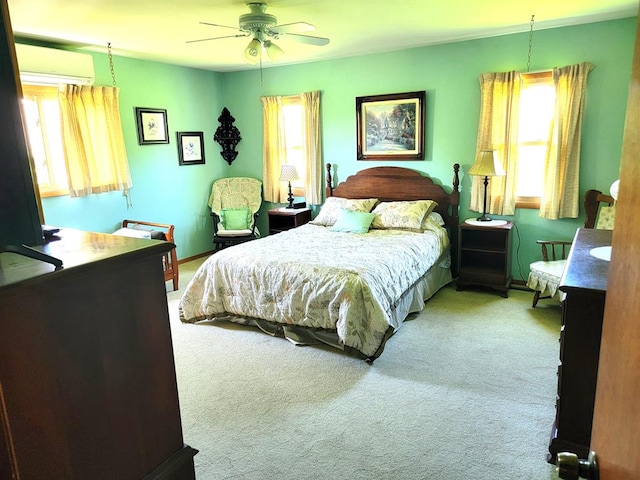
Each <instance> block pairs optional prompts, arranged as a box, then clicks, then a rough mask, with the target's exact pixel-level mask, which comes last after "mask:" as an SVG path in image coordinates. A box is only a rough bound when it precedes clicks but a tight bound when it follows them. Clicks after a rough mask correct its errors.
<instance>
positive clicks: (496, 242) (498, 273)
mask: <svg viewBox="0 0 640 480" xmlns="http://www.w3.org/2000/svg"><path fill="white" fill-rule="evenodd" d="M512 228H513V223H512V222H506V223H505V224H504V225H496V226H489V225H487V226H485V225H472V224H468V223H461V224H460V225H458V233H459V251H458V261H459V272H458V280H457V282H456V285H457V289H458V290H464V287H467V286H470V285H477V286H483V287H489V288H492V289H494V290H496V291H498V292H500V293H501V294H502V296H503V297H505V298H506V297H507V296H508V293H507V292H508V290H509V287H510V286H511V229H512Z"/></svg>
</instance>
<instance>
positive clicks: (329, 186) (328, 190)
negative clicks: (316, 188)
mask: <svg viewBox="0 0 640 480" xmlns="http://www.w3.org/2000/svg"><path fill="white" fill-rule="evenodd" d="M325 168H326V169H327V176H326V187H325V197H326V198H328V197H333V179H332V178H331V164H330V163H327V164H326V165H325Z"/></svg>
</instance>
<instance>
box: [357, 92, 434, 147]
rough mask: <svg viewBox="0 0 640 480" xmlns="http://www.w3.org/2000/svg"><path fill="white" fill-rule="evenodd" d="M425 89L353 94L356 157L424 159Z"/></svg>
mask: <svg viewBox="0 0 640 480" xmlns="http://www.w3.org/2000/svg"><path fill="white" fill-rule="evenodd" d="M425 97H426V92H424V91H422V92H408V93H394V94H390V95H376V96H370V97H356V127H357V135H358V140H357V143H358V160H424V109H425V105H424V104H425Z"/></svg>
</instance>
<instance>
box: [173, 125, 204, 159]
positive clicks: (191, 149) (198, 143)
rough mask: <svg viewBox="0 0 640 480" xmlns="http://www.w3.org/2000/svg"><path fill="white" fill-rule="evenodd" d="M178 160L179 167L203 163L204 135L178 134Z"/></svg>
mask: <svg viewBox="0 0 640 480" xmlns="http://www.w3.org/2000/svg"><path fill="white" fill-rule="evenodd" d="M177 135H178V159H179V163H180V165H199V164H203V163H204V134H203V133H202V132H178V134H177Z"/></svg>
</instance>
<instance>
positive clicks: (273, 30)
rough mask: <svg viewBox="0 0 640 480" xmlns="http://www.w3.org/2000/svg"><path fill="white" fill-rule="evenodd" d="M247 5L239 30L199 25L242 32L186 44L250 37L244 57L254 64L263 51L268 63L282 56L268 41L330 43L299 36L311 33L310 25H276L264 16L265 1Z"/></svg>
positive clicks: (260, 57)
mask: <svg viewBox="0 0 640 480" xmlns="http://www.w3.org/2000/svg"><path fill="white" fill-rule="evenodd" d="M247 6H248V7H249V10H250V13H245V14H244V15H240V18H239V19H238V27H230V26H228V25H218V24H216V23H207V22H200V23H201V24H203V25H210V26H212V27H222V28H231V29H233V30H237V31H239V32H241V33H237V34H235V35H225V36H222V37H212V38H202V39H199V40H189V41H188V42H187V43H195V42H206V41H209V40H218V39H221V38H234V37H251V41H250V42H249V44H248V45H247V47H246V48H245V49H244V52H243V57H244V58H245V60H247V61H248V62H249V63H257V62H258V61H260V60H262V53H263V52H266V54H267V56H268V57H269V59H271V61H275V60H277V58H278V57H279V56H280V55H282V54H283V53H284V51H283V50H282V49H281V48H280V47H279V46H277V45H276V44H275V43H273V41H272V40H271V39H274V40H278V39H279V38H282V37H284V36H286V38H289V39H291V40H295V41H298V42H301V43H306V44H309V45H317V46H323V45H326V44H327V43H329V39H328V38H323V37H313V36H310V35H301V34H300V33H299V32H311V31H313V30H315V29H316V28H315V27H314V26H313V25H311V24H309V23H306V22H296V23H286V24H283V25H278V20H277V19H276V17H275V16H274V15H271V14H269V13H266V11H267V4H266V3H264V2H247Z"/></svg>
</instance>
